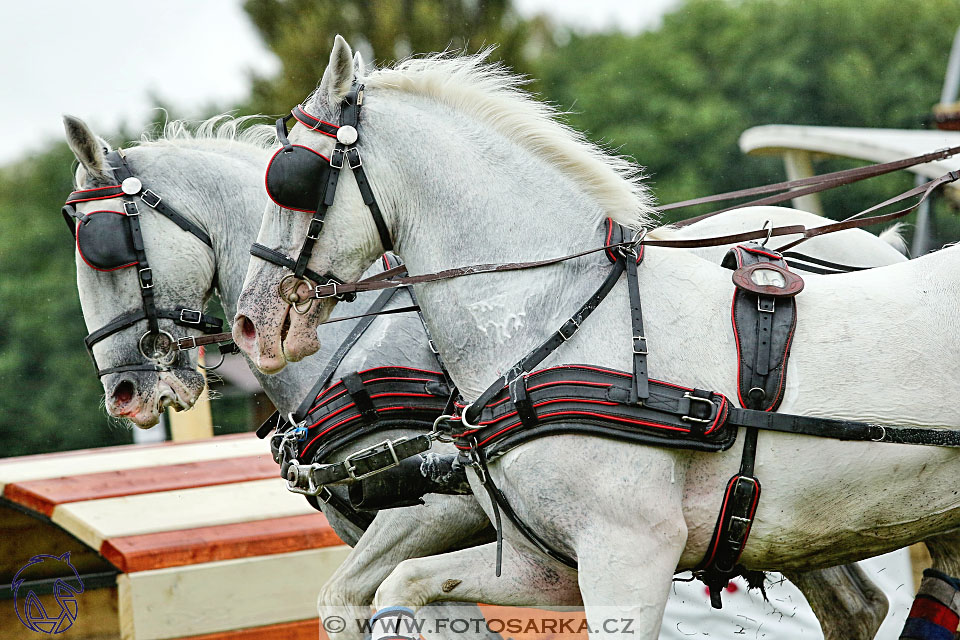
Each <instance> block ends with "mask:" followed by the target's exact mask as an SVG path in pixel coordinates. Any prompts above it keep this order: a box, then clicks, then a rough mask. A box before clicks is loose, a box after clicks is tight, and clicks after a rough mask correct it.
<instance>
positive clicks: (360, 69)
mask: <svg viewBox="0 0 960 640" xmlns="http://www.w3.org/2000/svg"><path fill="white" fill-rule="evenodd" d="M365 69H366V65H365V64H364V63H363V56H362V55H360V52H359V51H357V52H356V53H354V54H353V73H354V75H355V76H357V77H358V78H360V77H363V75H364V70H365Z"/></svg>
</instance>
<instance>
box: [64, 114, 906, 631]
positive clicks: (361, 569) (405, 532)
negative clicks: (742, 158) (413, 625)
mask: <svg viewBox="0 0 960 640" xmlns="http://www.w3.org/2000/svg"><path fill="white" fill-rule="evenodd" d="M239 124H241V121H236V120H231V119H226V118H213V119H211V120H209V121H207V122H206V123H204V124H203V125H201V126H200V127H198V130H197V131H196V132H193V133H191V132H190V130H189V129H187V128H185V127H184V126H183V125H182V123H178V122H173V123H170V124H168V125H167V127H166V128H165V135H164V136H163V137H162V138H161V139H158V140H156V141H153V142H144V143H142V144H141V145H139V146H137V147H134V148H132V149H129V150H127V152H126V153H127V157H128V162H129V163H130V165H131V166H132V167H133V168H134V169H135V171H136V173H137V175H138V176H140V177H141V178H142V179H143V180H144V181H145V183H146V184H147V185H149V186H150V187H151V188H154V189H155V190H156V191H157V192H158V193H160V194H162V195H163V197H166V198H168V202H169V203H170V204H171V205H172V206H174V207H176V208H177V210H178V211H181V212H182V213H183V214H184V215H187V216H189V217H190V218H191V219H192V220H194V221H195V222H196V223H197V224H199V225H200V226H201V227H202V228H204V229H205V230H206V231H207V232H209V234H210V235H211V237H212V238H213V240H214V250H213V251H212V252H211V251H210V250H209V249H207V248H206V247H204V246H203V245H202V244H201V243H199V242H197V241H196V240H195V239H194V238H192V237H190V236H188V235H187V234H184V233H182V232H181V231H180V230H179V229H176V228H172V227H169V222H168V221H167V220H166V219H165V218H163V217H161V216H159V215H149V213H148V215H145V216H144V217H143V222H142V226H143V232H144V236H145V240H146V242H147V245H148V246H147V251H148V257H149V259H150V262H151V265H152V266H153V268H154V269H155V270H156V273H157V286H158V287H159V288H160V298H161V300H167V298H168V294H169V295H170V296H171V297H173V294H176V298H175V299H176V300H177V301H178V302H179V303H182V304H183V305H185V306H188V307H190V308H200V307H201V305H202V303H203V301H204V299H205V298H206V297H208V296H209V295H210V294H211V293H212V292H213V290H214V289H216V294H217V295H218V296H219V298H220V300H221V301H222V303H223V306H224V308H225V310H226V312H227V313H228V314H231V313H233V311H234V309H235V305H236V298H237V296H238V292H239V289H240V285H241V278H242V274H243V270H244V265H245V264H246V261H247V260H248V256H249V253H248V251H247V247H248V246H249V244H250V242H251V241H252V239H253V237H254V235H255V232H256V228H257V226H258V225H259V221H260V217H261V215H260V214H261V211H262V206H263V204H262V203H263V200H264V198H263V193H262V190H261V189H260V188H259V185H260V183H261V172H262V166H263V164H264V162H265V158H267V157H268V156H269V154H270V151H269V149H270V148H271V147H272V145H273V144H274V136H273V135H272V130H271V129H269V128H257V127H253V128H248V129H247V130H246V133H243V134H240V133H239V132H238V129H237V126H238V125H239ZM65 125H66V129H67V134H68V141H69V143H70V146H71V147H72V148H73V149H74V152H75V154H76V156H77V158H78V160H79V161H80V167H79V169H78V174H77V186H78V188H84V187H87V188H89V187H92V186H95V185H96V184H99V183H98V182H97V176H103V174H104V168H105V167H104V158H103V153H104V151H105V150H108V147H107V146H106V143H105V142H104V141H102V140H101V139H99V138H97V137H96V136H95V135H94V134H93V133H92V132H91V131H90V130H89V128H88V127H87V126H86V125H85V124H84V123H82V122H81V121H79V120H76V119H73V118H67V119H65ZM187 176H189V179H187ZM213 194H216V197H214V196H213ZM115 205H116V203H113V202H107V201H100V202H99V203H95V204H81V205H80V206H79V207H80V210H81V212H89V211H92V210H94V209H103V208H115ZM147 211H149V210H147ZM785 214H789V215H795V214H792V213H791V212H789V211H787V210H784V209H776V208H769V210H763V209H761V208H753V209H746V210H742V211H738V212H736V213H735V214H732V215H730V216H725V217H724V218H722V219H720V218H717V219H712V220H707V221H704V222H701V223H699V224H697V225H694V226H692V227H690V230H691V233H700V234H705V235H710V234H713V233H715V232H718V231H720V230H724V229H725V230H727V231H732V230H737V229H740V228H752V227H753V226H755V225H759V224H762V221H761V220H760V218H763V219H764V220H765V219H773V220H774V221H776V220H779V219H780V218H782V217H783V216H784V215H785ZM800 215H801V216H802V217H801V218H800V219H796V218H794V219H792V222H798V223H804V224H818V223H822V222H823V219H820V218H817V217H816V216H811V217H807V216H810V214H800ZM776 224H780V222H776ZM850 235H851V238H849V239H848V241H847V242H846V243H845V244H843V245H840V246H837V247H820V246H816V247H810V248H809V249H808V252H809V253H812V254H814V255H816V256H818V257H820V258H823V259H828V260H839V261H844V260H847V261H850V260H853V261H857V260H859V261H863V260H870V261H874V262H875V263H877V264H879V263H881V262H883V261H895V260H897V259H902V257H900V256H899V255H898V254H896V252H891V251H890V249H889V247H888V245H887V244H885V243H883V242H881V241H878V240H877V239H876V238H875V237H873V236H871V235H869V234H866V233H862V234H861V233H857V232H853V233H851V234H850ZM825 239H826V238H824V239H818V240H817V242H820V241H821V240H825ZM844 252H846V253H844ZM77 272H78V276H77V277H78V288H79V292H80V297H81V301H82V304H83V308H84V310H85V317H86V319H87V323H88V326H89V327H90V328H91V329H93V328H96V327H98V326H100V325H101V324H102V323H104V322H106V321H107V320H109V319H110V318H113V317H115V316H117V315H118V314H119V313H121V312H123V311H127V310H133V309H136V308H137V306H138V305H139V293H138V292H137V290H136V285H135V282H134V279H133V278H132V277H131V276H129V275H127V272H125V271H121V272H118V273H113V274H103V273H99V272H95V271H92V270H91V269H89V268H88V267H87V266H86V265H85V264H83V262H82V260H80V259H79V258H78V262H77ZM212 273H216V274H217V278H216V282H213V280H212V276H211V274H212ZM370 297H371V296H370V295H367V296H365V298H366V300H365V299H364V297H361V299H360V301H359V302H358V305H357V306H358V307H360V308H362V307H363V306H365V305H366V304H367V302H369V298H370ZM411 320H412V319H411V318H406V319H405V318H404V317H403V316H387V317H384V318H381V319H378V320H377V321H376V322H375V324H374V325H372V327H371V333H370V336H371V337H372V338H373V339H372V340H368V339H367V338H364V340H365V342H361V343H360V344H359V345H358V346H357V347H356V348H355V349H353V350H351V352H350V354H349V356H348V358H347V359H346V360H345V362H344V365H343V366H342V367H341V372H346V371H352V370H356V369H358V368H365V367H366V366H371V365H374V364H377V363H387V362H394V360H391V358H394V359H396V358H399V360H396V362H406V363H408V364H411V365H420V366H430V365H431V364H432V362H431V361H430V359H429V355H427V354H426V352H425V351H424V350H423V348H422V346H423V341H424V336H423V333H422V329H421V328H420V327H419V323H418V322H416V321H412V322H411ZM351 326H352V325H351V323H349V322H344V323H339V324H335V325H330V326H328V327H324V328H322V329H321V330H320V332H321V333H320V335H321V337H322V338H323V340H324V344H325V350H324V351H325V353H323V354H321V355H322V357H321V358H319V359H311V360H310V361H309V362H304V363H302V364H299V365H295V366H291V367H289V368H287V369H285V370H284V371H283V372H282V373H281V374H279V375H277V376H264V375H262V374H260V373H259V372H257V371H256V370H254V373H255V375H257V377H258V379H259V380H260V381H261V383H262V384H263V385H264V388H265V389H267V392H268V395H269V396H270V397H271V399H272V400H273V401H274V402H275V404H277V406H279V407H280V408H281V409H283V410H285V411H286V410H290V409H292V408H294V407H296V405H297V404H298V403H299V401H300V399H301V397H302V396H303V395H305V394H306V393H307V390H308V389H309V388H310V387H311V386H312V384H313V380H314V379H315V377H316V376H317V375H318V372H319V369H320V368H322V366H323V363H324V362H325V361H326V359H327V357H328V356H329V353H330V351H332V350H333V349H334V348H336V346H337V345H338V343H339V342H340V341H341V340H342V338H343V336H344V333H345V332H346V331H348V330H349V329H350V328H351ZM172 330H173V332H174V333H176V330H175V329H172ZM138 335H139V330H133V329H131V330H128V332H125V333H122V334H118V335H117V336H115V337H113V338H110V339H108V340H106V341H104V342H103V343H100V344H98V345H96V346H95V347H94V350H95V352H96V354H97V356H98V359H99V361H100V362H101V364H102V365H110V364H114V363H117V362H126V361H128V360H121V358H122V357H127V358H134V359H136V358H137V357H138V355H137V352H136V345H135V343H134V342H135V340H136V337H137V336H138ZM388 335H389V336H390V337H391V340H390V342H388V343H385V342H384V338H385V336H388ZM374 336H375V337H374ZM378 354H379V355H378ZM411 354H416V358H417V359H414V357H413V355H411ZM371 358H379V359H378V360H376V361H374V360H370V359H371ZM181 377H182V378H181ZM103 383H104V391H105V395H106V406H107V409H108V411H109V412H110V413H111V415H114V416H116V417H124V418H127V419H130V420H131V421H133V422H135V423H136V424H139V425H140V426H144V427H147V426H150V425H151V424H155V423H156V421H157V419H158V417H159V412H160V410H162V408H164V407H165V406H166V405H167V404H170V403H173V404H176V405H178V406H180V407H182V408H189V407H190V406H192V405H193V403H194V401H195V399H196V397H197V394H198V393H199V390H200V385H201V384H202V382H201V381H200V379H199V377H198V376H197V375H196V374H195V372H193V371H190V370H177V371H174V372H170V373H164V374H160V375H158V374H156V373H147V372H128V373H127V374H114V375H111V376H106V377H104V380H103ZM190 385H196V386H195V387H192V386H190ZM124 386H126V387H127V389H126V392H123V389H122V387H124ZM183 388H187V389H188V392H184V391H183ZM172 394H176V395H175V396H174V395H172ZM341 455H342V454H341ZM427 502H428V505H427V507H426V508H424V509H418V510H416V512H415V515H416V517H409V515H408V513H410V512H408V511H403V510H401V511H388V512H385V513H384V514H383V516H381V517H380V518H378V519H377V520H376V521H375V524H374V526H373V527H372V528H371V529H370V530H369V531H368V532H367V533H366V534H365V535H364V536H363V537H362V538H360V534H361V532H360V531H359V530H357V529H356V528H355V527H353V525H351V524H350V523H349V522H347V521H346V520H345V519H343V518H342V517H340V515H339V514H338V513H336V512H330V511H328V512H327V514H328V517H329V518H330V521H331V523H332V524H333V526H334V528H335V529H336V531H337V533H338V534H339V535H340V537H341V538H342V539H344V540H346V541H347V542H349V543H350V544H351V545H357V548H356V549H355V551H354V553H352V554H351V555H350V557H349V558H348V559H347V561H346V562H345V563H344V564H343V566H342V568H341V570H340V571H338V572H337V574H336V575H335V576H334V578H333V579H332V580H331V581H330V582H329V583H328V584H327V585H325V587H324V590H323V592H322V593H321V594H320V605H321V610H322V611H324V612H325V613H329V614H330V615H333V614H334V613H335V612H338V611H339V612H340V613H342V611H341V607H342V605H343V604H344V603H359V604H366V603H369V602H370V601H371V599H372V596H373V593H374V591H375V589H376V587H377V586H379V584H380V582H381V581H382V579H383V578H384V577H385V576H386V575H387V574H388V573H389V572H390V571H391V570H392V569H393V568H394V567H395V566H396V565H397V564H398V563H399V562H400V561H402V560H404V559H407V558H411V557H417V556H420V555H423V554H425V553H430V552H434V551H436V550H437V549H438V548H439V549H441V550H442V548H441V547H436V546H435V544H436V542H434V541H435V540H436V539H437V538H438V537H439V540H440V541H441V542H442V540H444V539H447V540H449V538H448V537H447V536H446V535H445V534H441V532H442V530H448V531H450V532H451V533H453V534H455V535H465V534H467V533H468V532H469V531H470V530H471V528H472V527H475V526H476V525H475V524H473V523H475V522H479V523H480V524H481V525H482V524H485V523H486V517H485V516H484V515H483V514H482V512H481V511H480V510H479V508H478V506H477V505H476V503H475V501H473V500H465V499H463V498H455V497H452V496H431V497H429V498H428V499H427ZM358 540H359V541H360V542H359V544H358ZM467 543H468V541H467V540H466V539H465V540H462V541H457V542H451V543H450V544H451V545H458V546H462V545H465V544H467ZM849 571H853V572H855V571H856V569H855V568H851V569H849ZM792 577H793V578H794V579H795V580H796V581H798V582H801V584H803V585H804V586H805V587H806V586H807V583H808V582H809V583H810V586H809V588H805V589H804V590H805V591H806V592H807V596H808V598H809V599H810V600H811V601H814V602H816V599H818V598H823V599H824V601H825V604H824V605H823V606H818V607H817V609H818V613H820V615H821V616H823V617H825V618H826V619H828V620H830V621H835V623H834V624H833V626H829V627H827V628H828V629H836V632H835V633H834V634H833V637H846V638H849V637H851V635H850V633H849V632H847V628H848V627H847V625H849V623H850V622H851V621H855V622H856V624H857V625H859V626H863V627H867V628H875V625H876V624H878V623H879V619H882V617H883V611H884V610H885V609H884V607H883V606H882V603H880V606H878V605H877V602H876V600H877V599H878V594H875V592H873V591H872V590H871V589H870V588H869V587H862V586H860V585H862V584H863V583H862V582H861V579H862V578H861V577H859V576H858V575H857V574H856V573H854V574H852V576H851V575H848V574H846V573H843V572H842V570H837V571H835V572H834V575H833V576H832V578H831V582H832V584H831V585H828V584H825V583H824V581H823V580H822V578H820V577H819V576H814V575H807V576H799V575H797V576H792ZM831 586H832V587H833V589H831V588H830V587H831ZM680 588H681V589H683V586H682V585H681V587H680ZM864 588H865V589H866V596H861V595H860V593H859V590H861V589H864ZM835 590H836V591H839V592H840V593H846V594H848V595H847V596H845V597H842V598H840V597H831V596H830V595H829V594H835V593H836V591H835ZM774 591H776V589H774ZM851 594H852V595H851ZM678 601H679V599H678ZM842 602H854V603H855V604H854V606H853V609H852V610H844V611H842V612H840V611H836V610H831V609H826V608H825V607H827V605H828V604H829V605H832V606H834V607H835V606H836V604H838V603H842ZM678 606H679V605H678ZM681 610H682V607H681ZM738 611H739V610H738ZM686 615H687V616H689V613H686ZM721 617H722V618H723V619H726V620H729V621H730V624H732V622H733V621H735V620H736V619H737V618H736V617H735V612H732V611H731V610H730V608H729V607H728V608H727V610H725V611H724V612H723V613H722V614H719V615H714V616H713V620H715V621H716V620H717V619H718V618H721ZM794 624H796V623H794ZM840 625H842V626H840ZM676 633H677V631H676V629H674V628H673V627H667V628H666V629H665V631H664V634H665V637H672V636H671V634H676Z"/></svg>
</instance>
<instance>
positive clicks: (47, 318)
mask: <svg viewBox="0 0 960 640" xmlns="http://www.w3.org/2000/svg"><path fill="white" fill-rule="evenodd" d="M72 162H73V154H72V153H71V152H70V150H69V149H67V146H66V144H58V145H56V146H55V147H53V148H52V149H50V150H49V151H48V152H46V153H41V154H35V155H32V156H30V158H28V159H27V160H24V161H22V162H21V163H19V164H17V165H15V166H12V167H8V168H5V169H3V170H2V171H0V457H4V456H12V455H23V454H27V453H44V452H47V451H61V450H67V449H77V448H83V447H93V446H103V445H108V444H121V443H127V442H130V441H131V435H130V432H129V430H127V429H126V428H124V427H121V426H118V425H116V424H113V423H111V422H110V421H109V419H108V418H107V415H106V413H105V411H104V410H103V408H102V407H101V405H100V398H101V396H102V395H103V392H102V390H101V387H100V384H99V382H98V380H97V377H96V375H95V374H94V372H93V366H92V365H91V363H90V359H89V357H88V356H87V353H86V350H85V349H84V346H83V337H84V335H86V333H87V332H86V328H85V326H84V323H83V315H82V314H81V312H80V301H79V299H78V298H77V286H76V276H75V273H76V270H75V269H76V268H75V266H74V257H73V243H72V241H71V240H72V239H71V237H70V233H69V231H68V230H67V227H66V225H64V223H63V220H62V218H61V217H60V215H59V211H60V207H61V206H62V205H63V201H64V198H65V197H66V194H68V193H69V192H70V191H71V190H72V188H73V187H72V177H71V172H70V167H71V163H72Z"/></svg>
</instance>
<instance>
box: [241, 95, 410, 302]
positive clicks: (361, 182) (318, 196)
mask: <svg viewBox="0 0 960 640" xmlns="http://www.w3.org/2000/svg"><path fill="white" fill-rule="evenodd" d="M362 106H363V85H362V84H358V83H357V82H356V81H354V83H353V86H352V87H351V88H350V92H349V93H347V95H346V96H345V97H344V99H343V101H342V102H341V103H340V124H339V125H335V124H331V123H329V122H325V121H323V120H321V119H319V118H316V117H314V116H312V115H310V114H309V113H307V112H306V111H304V109H303V108H302V107H300V106H296V107H294V108H293V110H292V111H291V112H290V115H288V116H287V117H285V118H280V119H279V120H277V138H278V139H279V141H280V144H281V145H283V146H282V148H281V149H280V150H278V151H277V153H275V154H274V156H273V158H271V160H270V164H269V165H268V166H267V172H266V185H267V193H268V195H270V197H271V199H273V201H274V202H276V203H277V204H278V205H280V206H281V207H283V208H285V209H290V210H293V211H304V212H306V213H312V214H313V215H312V216H311V218H310V226H309V227H308V229H307V234H306V236H305V237H304V239H303V243H302V244H301V246H300V253H299V254H298V255H297V257H296V259H295V260H294V259H292V258H290V257H288V256H285V255H283V254H282V253H280V252H278V251H275V250H273V249H270V248H269V247H266V246H264V245H262V244H260V243H257V242H255V243H254V244H253V245H252V246H251V247H250V253H251V255H253V256H255V257H257V258H260V259H261V260H266V261H267V262H270V263H272V264H275V265H278V266H281V267H284V268H286V269H290V270H291V271H292V272H293V273H292V275H291V276H288V278H290V279H292V280H293V281H294V282H298V281H302V280H303V279H304V277H305V276H306V278H307V279H308V280H310V281H312V282H313V283H315V284H317V285H328V286H332V287H333V293H331V294H330V295H328V296H323V297H330V298H335V299H337V300H341V301H347V302H351V301H353V300H354V299H355V298H356V294H354V293H340V292H338V291H337V286H338V285H342V284H344V281H343V280H341V279H340V278H338V277H336V276H335V275H333V274H332V273H326V274H323V275H318V274H316V273H314V272H312V271H310V270H309V269H307V263H308V262H309V261H310V257H311V255H312V254H313V248H314V245H315V244H316V242H317V240H318V239H319V238H320V232H321V231H322V230H323V223H324V220H325V218H326V215H327V210H328V209H329V208H330V207H331V206H332V205H333V202H334V199H335V198H336V193H337V182H338V180H339V178H340V171H341V170H342V169H343V167H344V164H346V165H347V166H349V167H350V169H351V171H352V172H353V176H354V178H355V179H356V181H357V187H358V188H359V189H360V195H361V196H362V198H363V202H364V204H366V205H367V208H368V209H370V215H371V216H372V217H373V221H374V224H375V225H376V227H377V233H378V234H379V236H380V244H381V245H383V250H384V251H390V250H391V249H393V240H392V239H391V238H390V231H389V229H388V228H387V223H386V221H385V220H384V219H383V214H382V213H381V211H380V206H379V205H378V204H377V200H376V197H374V195H373V189H372V188H371V187H370V181H369V180H367V175H366V172H365V171H364V170H363V160H362V158H361V157H360V150H359V149H358V148H357V146H356V145H357V143H358V141H359V132H358V126H359V119H360V108H361V107H362ZM291 119H295V120H297V121H298V122H300V123H301V124H302V125H304V126H305V127H307V128H308V129H311V130H313V131H317V132H319V133H322V134H323V135H325V136H328V137H330V138H334V139H335V140H336V141H337V143H336V145H335V146H334V148H333V153H331V155H330V158H329V160H327V159H326V158H325V157H324V156H323V155H321V154H319V153H317V152H316V151H313V150H312V149H309V148H308V147H304V146H302V145H294V144H291V143H290V140H289V139H288V138H287V122H288V121H289V120H291ZM298 158H299V159H298ZM317 158H319V159H321V160H317ZM318 162H319V163H320V164H319V166H320V168H321V170H322V175H321V178H320V179H319V180H318V177H317V169H316V168H315V167H316V165H317V163H318ZM318 182H319V183H320V189H319V191H318V192H316V193H311V191H310V190H309V185H311V184H313V185H315V184H317V183H318ZM291 183H292V184H291ZM305 188H306V189H307V191H306V193H311V195H313V196H314V197H315V200H314V202H312V203H310V202H304V201H303V193H304V189H305ZM286 279H287V278H285V279H284V280H286ZM280 289H281V293H280V295H281V298H283V299H285V300H286V301H288V302H290V303H291V304H293V305H294V307H295V308H298V309H299V307H298V305H299V304H301V303H302V302H303V301H301V300H300V299H299V297H298V296H297V293H296V289H297V287H295V286H294V287H292V289H289V290H288V289H286V288H285V286H284V282H281V284H280Z"/></svg>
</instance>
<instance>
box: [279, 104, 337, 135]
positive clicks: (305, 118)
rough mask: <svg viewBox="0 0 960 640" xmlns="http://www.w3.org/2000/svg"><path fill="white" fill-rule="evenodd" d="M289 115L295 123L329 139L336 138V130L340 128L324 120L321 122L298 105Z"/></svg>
mask: <svg viewBox="0 0 960 640" xmlns="http://www.w3.org/2000/svg"><path fill="white" fill-rule="evenodd" d="M290 115H291V116H292V117H293V118H295V119H296V121H297V122H299V123H300V124H302V125H303V126H305V127H307V128H308V129H312V130H313V131H318V132H320V133H322V134H323V135H325V136H330V137H331V138H336V137H337V129H339V128H340V127H339V126H337V125H335V124H333V123H330V122H327V121H326V120H321V119H320V118H317V117H316V116H312V115H310V114H309V113H307V112H306V110H304V108H303V107H302V106H300V105H297V106H295V107H294V108H293V110H291V111H290Z"/></svg>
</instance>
